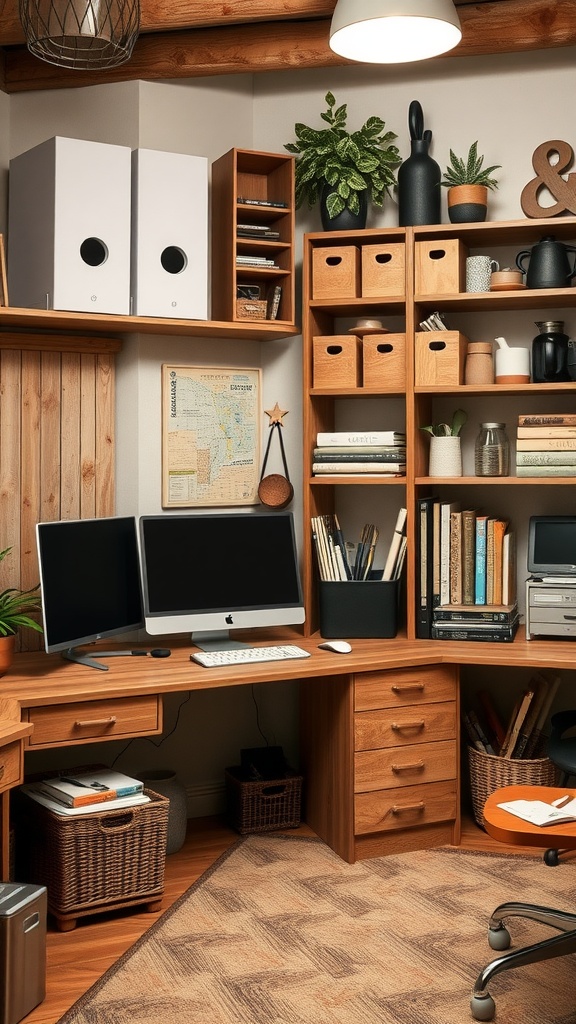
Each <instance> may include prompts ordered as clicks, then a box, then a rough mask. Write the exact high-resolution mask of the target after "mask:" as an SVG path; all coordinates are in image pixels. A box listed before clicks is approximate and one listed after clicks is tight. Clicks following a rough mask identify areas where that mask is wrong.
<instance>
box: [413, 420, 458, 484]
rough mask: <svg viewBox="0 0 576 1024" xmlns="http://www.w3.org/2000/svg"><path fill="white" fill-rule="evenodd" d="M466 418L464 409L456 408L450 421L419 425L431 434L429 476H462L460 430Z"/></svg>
mask: <svg viewBox="0 0 576 1024" xmlns="http://www.w3.org/2000/svg"><path fill="white" fill-rule="evenodd" d="M467 419H468V416H467V414H466V413H465V412H464V409H456V412H455V413H454V415H453V416H452V422H451V423H434V424H432V425H431V426H427V427H420V430H424V431H426V433H428V434H431V435H432V437H431V441H430V462H429V467H428V475H429V476H462V448H461V442H460V431H461V430H462V427H463V426H464V424H465V423H466V420H467Z"/></svg>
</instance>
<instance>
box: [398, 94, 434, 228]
mask: <svg viewBox="0 0 576 1024" xmlns="http://www.w3.org/2000/svg"><path fill="white" fill-rule="evenodd" d="M408 124H409V127H410V140H411V141H410V156H409V157H408V158H407V159H406V160H405V161H404V162H403V163H402V164H400V167H399V168H398V223H399V225H400V227H407V226H408V225H410V226H412V225H414V224H439V223H440V199H441V191H440V177H441V172H440V167H439V166H438V164H437V163H436V161H435V160H433V159H432V157H431V156H430V154H429V152H428V150H429V149H430V143H431V141H432V132H431V131H424V130H423V129H424V115H423V113H422V107H421V106H420V104H419V102H418V100H412V103H411V104H410V109H409V113H408Z"/></svg>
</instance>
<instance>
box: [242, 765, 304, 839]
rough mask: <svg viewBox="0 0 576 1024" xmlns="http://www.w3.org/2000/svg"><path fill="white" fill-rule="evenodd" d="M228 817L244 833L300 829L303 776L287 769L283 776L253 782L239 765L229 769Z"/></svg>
mask: <svg viewBox="0 0 576 1024" xmlns="http://www.w3.org/2000/svg"><path fill="white" fill-rule="evenodd" d="M224 777H225V782H226V801H227V809H228V819H229V821H230V824H231V825H232V827H233V828H235V829H236V831H237V832H240V834H241V835H245V834H247V833H249V832H271V831H273V830H274V829H278V828H298V826H299V824H300V812H301V803H302V781H303V778H302V776H301V775H297V774H296V773H295V772H292V771H288V772H286V774H285V775H284V776H283V777H282V778H281V779H262V780H259V781H256V782H254V781H252V780H249V779H246V778H245V775H244V769H242V768H241V767H239V766H234V767H232V768H226V771H225V773H224Z"/></svg>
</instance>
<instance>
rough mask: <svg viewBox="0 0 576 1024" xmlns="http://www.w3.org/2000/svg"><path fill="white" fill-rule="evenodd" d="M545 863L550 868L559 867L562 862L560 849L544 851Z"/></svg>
mask: <svg viewBox="0 0 576 1024" xmlns="http://www.w3.org/2000/svg"><path fill="white" fill-rule="evenodd" d="M544 863H545V864H547V865H548V867H549V868H557V867H558V865H559V863H560V850H546V852H545V853H544Z"/></svg>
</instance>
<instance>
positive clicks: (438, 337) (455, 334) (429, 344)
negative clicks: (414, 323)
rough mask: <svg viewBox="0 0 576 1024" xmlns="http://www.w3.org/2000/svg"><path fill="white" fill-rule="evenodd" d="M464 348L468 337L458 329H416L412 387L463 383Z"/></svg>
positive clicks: (465, 349)
mask: <svg viewBox="0 0 576 1024" xmlns="http://www.w3.org/2000/svg"><path fill="white" fill-rule="evenodd" d="M467 350H468V338H466V336H465V335H464V334H461V333H460V331H418V332H417V334H416V352H415V367H414V384H415V385H416V387H419V386H420V387H423V386H424V387H425V386H426V385H429V384H442V385H447V386H448V387H451V386H452V385H458V384H463V383H464V363H465V361H466V352H467Z"/></svg>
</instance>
